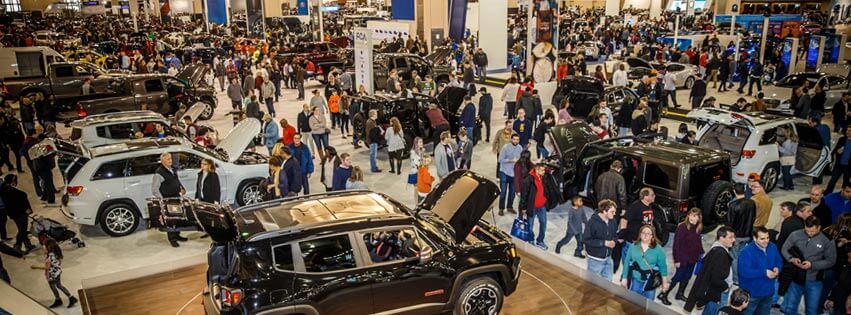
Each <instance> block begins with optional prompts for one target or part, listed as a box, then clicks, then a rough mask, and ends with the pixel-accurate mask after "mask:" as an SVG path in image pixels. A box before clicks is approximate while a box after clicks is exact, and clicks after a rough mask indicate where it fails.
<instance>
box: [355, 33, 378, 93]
mask: <svg viewBox="0 0 851 315" xmlns="http://www.w3.org/2000/svg"><path fill="white" fill-rule="evenodd" d="M352 35H354V38H355V84H357V86H358V87H360V86H363V87H364V88H365V89H366V91H367V93H369V94H373V93H375V91H374V90H375V84H374V83H373V81H372V80H373V79H372V75H373V74H372V31H371V30H369V29H368V28H366V27H356V28H354V31H353V34H352Z"/></svg>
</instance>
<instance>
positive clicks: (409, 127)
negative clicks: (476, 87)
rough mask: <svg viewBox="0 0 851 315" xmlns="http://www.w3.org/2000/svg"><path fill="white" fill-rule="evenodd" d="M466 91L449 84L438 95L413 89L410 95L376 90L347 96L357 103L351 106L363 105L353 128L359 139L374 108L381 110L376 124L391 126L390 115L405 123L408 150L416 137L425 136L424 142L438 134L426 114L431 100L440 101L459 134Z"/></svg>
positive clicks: (364, 131) (433, 101)
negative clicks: (435, 133) (415, 91)
mask: <svg viewBox="0 0 851 315" xmlns="http://www.w3.org/2000/svg"><path fill="white" fill-rule="evenodd" d="M466 95H467V90H465V89H463V88H459V87H450V86H447V87H445V88H444V89H443V90H442V91H441V92H440V94H438V95H437V97H432V96H429V95H425V94H419V93H412V94H411V95H410V96H396V95H391V94H384V93H376V94H374V95H366V96H347V97H348V98H349V101H350V102H353V103H355V104H354V105H352V106H356V108H359V109H360V111H358V112H357V113H356V114H355V115H354V118H352V129H353V131H354V134H355V135H359V137H360V139H366V121H367V119H368V118H369V111H370V110H373V109H374V110H376V111H377V112H378V119H377V120H376V124H378V125H381V126H389V125H390V118H393V117H396V118H398V119H399V122H400V123H401V124H402V130H403V132H404V134H405V145H406V148H405V150H404V152H405V154H407V152H408V151H409V150H408V149H410V146H411V145H413V140H414V137H420V138H422V139H423V142H424V143H429V142H430V141H431V140H432V139H434V138H435V137H434V136H435V135H434V134H432V133H433V130H432V128H431V123H430V122H429V120H428V117H427V116H426V111H427V110H428V109H429V104H436V105H437V108H439V109H440V110H441V111H442V112H443V117H445V118H446V120H447V121H449V127H450V128H449V131H450V132H451V133H452V134H457V133H458V130H459V128H460V126H461V124H460V121H459V119H458V114H457V113H458V111H459V110H460V109H461V105H463V104H462V103H463V102H464V96H466Z"/></svg>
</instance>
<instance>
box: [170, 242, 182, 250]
mask: <svg viewBox="0 0 851 315" xmlns="http://www.w3.org/2000/svg"><path fill="white" fill-rule="evenodd" d="M168 243H169V244H171V247H175V248H177V247H180V244H178V243H177V241H168Z"/></svg>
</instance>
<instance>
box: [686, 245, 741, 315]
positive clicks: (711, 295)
mask: <svg viewBox="0 0 851 315" xmlns="http://www.w3.org/2000/svg"><path fill="white" fill-rule="evenodd" d="M732 264H733V257H732V256H730V251H729V250H728V249H727V248H725V247H724V246H723V245H721V244H720V243H718V242H715V244H713V245H712V248H711V249H710V250H709V252H707V253H706V255H705V256H703V261H702V263H701V267H700V270H699V271H698V273H697V277H695V279H694V284H693V285H692V287H691V291H690V293H689V294H688V300H686V303H685V305H684V306H683V308H684V309H685V310H686V312H691V310H692V309H694V306H695V304H699V305H706V303H708V302H719V301H721V294H722V293H723V292H724V291H727V290H728V289H730V283H728V282H727V280H728V279H727V278H730V276H731V272H732ZM731 281H732V280H731Z"/></svg>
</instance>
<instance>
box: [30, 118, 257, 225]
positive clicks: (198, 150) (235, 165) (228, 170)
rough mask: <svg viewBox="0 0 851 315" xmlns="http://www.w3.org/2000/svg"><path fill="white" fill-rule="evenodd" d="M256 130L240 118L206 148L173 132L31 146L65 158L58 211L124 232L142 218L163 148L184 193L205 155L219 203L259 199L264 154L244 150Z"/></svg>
mask: <svg viewBox="0 0 851 315" xmlns="http://www.w3.org/2000/svg"><path fill="white" fill-rule="evenodd" d="M258 130H260V122H259V121H258V120H256V119H246V120H243V121H242V122H240V123H239V124H237V125H236V126H235V127H234V129H233V130H231V132H230V133H229V134H228V136H227V137H225V138H224V139H223V140H222V141H221V142H219V143H218V145H217V146H216V147H215V149H212V150H209V149H206V148H204V147H201V146H199V145H197V144H195V143H193V142H191V141H189V140H187V139H184V138H179V137H167V138H162V139H139V140H132V141H126V142H123V143H117V144H110V145H104V146H99V147H94V148H87V147H85V146H83V145H80V144H77V143H74V142H70V141H66V140H60V139H50V140H48V141H43V142H40V143H39V144H37V146H52V147H53V148H55V152H57V153H58V154H59V159H60V162H61V161H62V160H63V159H65V160H66V161H67V166H66V167H64V168H63V169H62V170H61V171H62V173H63V174H64V175H65V177H64V178H65V180H66V184H65V193H64V195H63V196H62V204H61V207H60V209H61V210H62V212H63V213H64V214H65V215H66V216H68V217H69V218H70V219H71V220H72V221H73V222H75V223H77V224H81V225H100V228H101V229H102V230H103V231H104V232H106V234H108V235H110V236H125V235H129V234H131V233H133V231H134V230H136V227H138V225H139V223H140V221H141V220H142V219H146V218H148V212H147V209H146V207H145V205H146V198H148V197H151V195H152V192H151V187H152V180H153V176H154V172H155V171H156V169H157V168H158V167H159V165H160V155H161V154H163V153H169V154H171V155H172V157H173V161H174V167H175V168H176V169H177V174H178V178H179V179H180V182H181V184H182V185H183V187H184V188H185V190H186V196H194V195H195V189H196V181H197V176H198V172H199V171H200V168H201V160H202V159H210V160H213V161H214V163H215V164H216V169H217V173H218V174H219V178H220V182H221V193H222V196H223V197H222V198H223V200H222V203H235V204H237V205H247V204H252V203H256V202H259V201H260V200H261V193H260V192H261V187H260V181H261V180H262V179H263V178H266V177H267V176H268V174H269V169H268V166H267V165H266V163H267V157H266V156H264V155H261V154H258V153H254V152H245V149H246V148H247V147H248V146H249V144H250V142H251V141H252V140H253V139H254V136H255V135H256V134H257V131H258ZM48 151H49V150H48ZM60 164H63V163H60Z"/></svg>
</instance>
